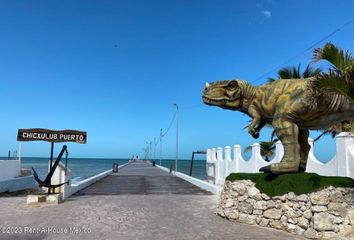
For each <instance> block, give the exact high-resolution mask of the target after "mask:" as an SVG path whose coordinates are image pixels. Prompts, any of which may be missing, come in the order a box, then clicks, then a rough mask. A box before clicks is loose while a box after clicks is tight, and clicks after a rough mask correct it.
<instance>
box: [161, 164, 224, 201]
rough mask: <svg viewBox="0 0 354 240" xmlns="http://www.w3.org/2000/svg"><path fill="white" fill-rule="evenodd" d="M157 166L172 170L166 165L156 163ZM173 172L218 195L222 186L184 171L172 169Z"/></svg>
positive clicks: (163, 169)
mask: <svg viewBox="0 0 354 240" xmlns="http://www.w3.org/2000/svg"><path fill="white" fill-rule="evenodd" d="M156 167H158V168H159V169H161V170H162V171H165V172H168V173H169V172H170V169H168V168H166V167H163V166H160V165H158V164H156ZM172 174H173V175H175V176H176V177H179V178H181V179H183V180H185V181H187V182H190V183H191V184H193V185H195V186H197V187H200V188H202V189H204V190H206V191H208V192H211V193H212V194H216V195H218V194H219V193H220V192H221V190H222V188H221V187H218V186H216V185H214V184H211V183H208V182H205V181H203V180H200V179H198V178H194V177H191V176H188V175H186V174H184V173H180V172H175V171H172Z"/></svg>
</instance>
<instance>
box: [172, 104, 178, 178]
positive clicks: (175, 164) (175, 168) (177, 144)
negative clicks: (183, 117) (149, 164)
mask: <svg viewBox="0 0 354 240" xmlns="http://www.w3.org/2000/svg"><path fill="white" fill-rule="evenodd" d="M173 105H175V106H176V161H175V172H177V162H178V117H179V116H178V115H179V111H178V105H177V104H176V103H175V104H173Z"/></svg>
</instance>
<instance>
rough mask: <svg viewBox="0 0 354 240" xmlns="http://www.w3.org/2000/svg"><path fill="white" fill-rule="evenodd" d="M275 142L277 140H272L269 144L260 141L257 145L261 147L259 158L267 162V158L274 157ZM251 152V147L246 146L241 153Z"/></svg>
mask: <svg viewBox="0 0 354 240" xmlns="http://www.w3.org/2000/svg"><path fill="white" fill-rule="evenodd" d="M277 141H278V139H274V140H271V141H269V142H267V141H262V142H260V143H259V145H260V146H261V156H262V157H264V158H265V161H267V162H269V158H270V157H272V156H273V155H274V151H275V143H276V142H277ZM251 150H252V146H248V147H246V148H245V150H244V151H243V152H244V153H245V152H248V151H251Z"/></svg>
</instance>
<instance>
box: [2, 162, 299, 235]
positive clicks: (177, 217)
mask: <svg viewBox="0 0 354 240" xmlns="http://www.w3.org/2000/svg"><path fill="white" fill-rule="evenodd" d="M216 203H217V196H215V195H210V194H209V193H208V192H205V191H204V190H201V189H199V188H196V187H194V186H191V185H190V184H189V183H187V182H185V181H183V180H181V179H178V178H177V177H174V176H171V175H169V174H168V173H165V172H163V171H162V170H160V169H158V168H156V167H152V166H149V165H147V164H145V163H133V164H129V165H127V166H125V167H123V168H121V169H119V173H117V174H111V175H109V176H108V177H106V178H104V179H102V180H100V181H99V182H97V183H95V184H94V185H91V186H90V187H88V188H86V189H83V190H82V191H81V192H79V193H77V194H76V195H74V196H72V197H70V198H68V199H67V200H66V201H65V202H64V203H62V204H59V205H54V206H48V205H47V206H45V205H44V206H43V205H42V206H29V205H26V197H25V196H22V197H11V198H10V197H9V198H0V223H1V224H0V227H5V228H6V227H8V228H11V229H13V230H15V229H18V230H21V231H22V232H21V233H1V232H0V239H4V240H10V239H11V240H12V239H14V240H15V239H16V240H18V239H20V240H21V239H23V240H32V239H33V240H35V239H41V240H42V239H59V240H62V239H63V240H64V239H73V240H78V239H87V240H91V239H92V240H97V239H122V240H135V239H136V240H140V239H142V240H150V239H151V240H166V239H168V240H184V239H186V240H189V239H191V240H204V239H205V240H209V239H210V240H218V239H220V240H228V239H233V240H234V239H249V240H251V239H252V240H254V239H262V240H284V239H287V240H294V239H303V238H301V237H297V236H294V235H291V234H287V233H285V232H281V231H277V230H273V229H269V228H261V227H256V226H251V225H245V224H240V223H235V222H230V221H228V220H225V219H223V218H221V217H219V216H216V215H215V214H213V209H214V208H215V207H216ZM11 229H10V230H11ZM42 230H44V231H42Z"/></svg>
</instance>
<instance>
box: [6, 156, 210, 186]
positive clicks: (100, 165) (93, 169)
mask: <svg viewBox="0 0 354 240" xmlns="http://www.w3.org/2000/svg"><path fill="white" fill-rule="evenodd" d="M0 160H9V161H11V160H13V159H8V157H0ZM49 160H50V158H49V157H21V168H25V169H32V168H34V169H35V170H36V172H37V173H38V175H39V177H40V178H41V179H44V178H45V177H46V175H47V172H48V161H49ZM54 160H55V158H54ZM129 160H130V159H128V158H69V159H68V163H67V166H68V168H69V169H70V170H71V179H72V182H79V181H82V180H84V179H87V178H90V177H92V176H95V175H97V174H99V173H101V172H104V171H107V170H109V169H112V166H113V163H117V164H118V165H123V164H125V163H127V162H128V161H129ZM141 160H144V159H141ZM147 160H149V161H155V162H156V164H160V159H147ZM61 162H62V163H65V158H62V160H61ZM190 163H191V160H190V159H178V166H177V170H178V171H179V172H182V173H184V174H189V169H190ZM161 165H162V166H164V167H167V168H170V167H171V168H172V169H173V170H174V168H175V159H162V160H161ZM192 176H193V177H195V178H198V179H201V180H206V179H207V175H206V160H200V159H198V160H197V159H195V160H194V164H193V174H192Z"/></svg>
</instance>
